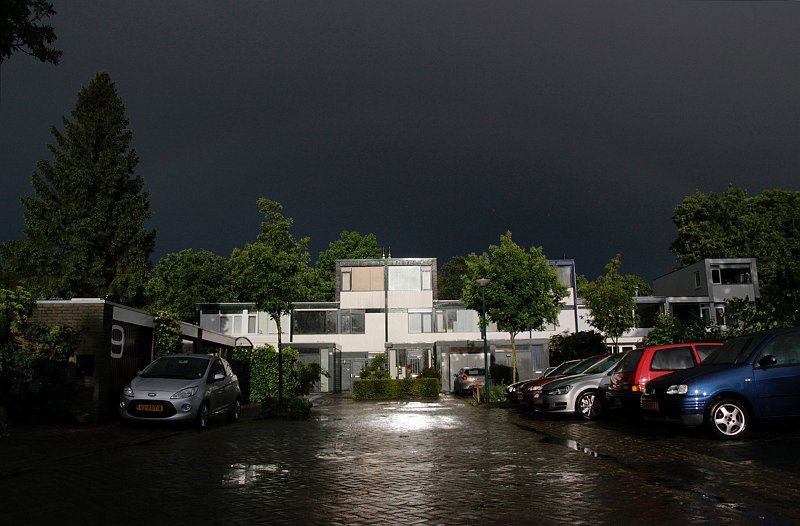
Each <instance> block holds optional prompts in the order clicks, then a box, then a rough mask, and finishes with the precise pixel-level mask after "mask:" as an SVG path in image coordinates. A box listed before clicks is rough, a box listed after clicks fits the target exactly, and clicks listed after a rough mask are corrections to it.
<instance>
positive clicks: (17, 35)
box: [0, 0, 62, 64]
mask: <svg viewBox="0 0 800 526" xmlns="http://www.w3.org/2000/svg"><path fill="white" fill-rule="evenodd" d="M54 14H56V11H55V9H53V4H52V3H51V2H48V1H47V0H3V1H2V2H0V64H2V63H3V62H4V61H5V60H6V59H8V58H10V57H11V55H13V54H14V53H16V52H21V53H24V54H26V55H30V56H32V57H34V58H38V59H39V60H41V61H42V62H50V63H52V64H58V59H60V58H61V54H62V52H61V51H59V50H57V49H56V48H55V47H53V46H52V45H51V44H52V43H53V42H55V41H56V32H55V30H54V29H53V26H51V25H49V24H45V23H43V21H44V20H45V19H47V18H50V17H51V16H52V15H54Z"/></svg>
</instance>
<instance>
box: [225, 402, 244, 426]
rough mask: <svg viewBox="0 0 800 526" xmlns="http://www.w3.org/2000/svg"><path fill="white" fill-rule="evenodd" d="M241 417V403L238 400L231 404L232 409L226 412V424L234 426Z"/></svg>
mask: <svg viewBox="0 0 800 526" xmlns="http://www.w3.org/2000/svg"><path fill="white" fill-rule="evenodd" d="M241 416H242V401H241V400H240V399H238V398H237V399H236V401H235V402H234V403H233V407H231V410H230V411H229V412H228V422H230V423H232V424H234V423H236V422H238V421H239V418H241Z"/></svg>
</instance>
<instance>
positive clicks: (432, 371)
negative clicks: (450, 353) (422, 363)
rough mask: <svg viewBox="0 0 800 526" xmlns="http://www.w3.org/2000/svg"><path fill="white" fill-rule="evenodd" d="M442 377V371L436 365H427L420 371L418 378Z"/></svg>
mask: <svg viewBox="0 0 800 526" xmlns="http://www.w3.org/2000/svg"><path fill="white" fill-rule="evenodd" d="M441 377H442V373H441V372H439V369H437V368H436V367H426V368H424V369H423V370H422V371H420V372H419V376H418V378H436V379H437V380H438V379H440V378H441Z"/></svg>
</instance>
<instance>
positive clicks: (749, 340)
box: [703, 334, 767, 365]
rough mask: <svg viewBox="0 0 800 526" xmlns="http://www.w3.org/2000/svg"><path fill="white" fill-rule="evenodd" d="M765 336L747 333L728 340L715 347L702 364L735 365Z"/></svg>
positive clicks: (744, 358)
mask: <svg viewBox="0 0 800 526" xmlns="http://www.w3.org/2000/svg"><path fill="white" fill-rule="evenodd" d="M766 337H767V336H766V335H764V334H748V335H747V336H740V337H738V338H734V339H732V340H729V341H727V342H726V343H725V345H723V346H722V347H717V348H716V349H715V350H714V351H713V352H712V353H711V354H709V355H708V356H706V359H705V360H703V365H735V364H738V363H744V362H745V360H747V358H748V357H749V356H750V355H751V354H752V353H753V349H755V348H756V347H757V346H758V345H759V344H760V343H761V342H763V341H764V339H765V338H766Z"/></svg>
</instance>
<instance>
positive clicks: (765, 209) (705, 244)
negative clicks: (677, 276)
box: [670, 186, 800, 326]
mask: <svg viewBox="0 0 800 526" xmlns="http://www.w3.org/2000/svg"><path fill="white" fill-rule="evenodd" d="M672 220H673V222H674V223H675V226H676V227H677V229H678V237H677V239H676V240H675V241H674V242H673V243H672V245H670V250H671V251H672V252H673V253H674V254H675V256H676V257H677V259H678V264H679V265H681V266H687V265H690V264H692V263H695V262H697V261H700V260H702V259H704V258H738V257H742V258H743V257H753V258H756V262H757V265H758V278H759V284H760V292H761V300H762V302H763V303H766V304H767V305H768V306H769V310H771V311H772V312H774V316H775V321H776V322H777V323H778V324H779V325H782V326H794V325H800V312H798V308H797V305H800V192H796V191H789V190H778V189H776V190H767V191H765V192H763V193H762V194H760V195H757V196H753V197H749V196H748V195H747V191H746V190H744V189H738V188H734V187H731V186H729V187H728V188H727V189H726V190H725V192H723V193H722V194H715V193H709V194H704V193H702V192H697V193H695V194H693V195H691V196H688V197H686V198H684V200H683V201H682V202H681V203H680V204H679V205H678V206H677V207H676V208H675V212H674V215H673V218H672Z"/></svg>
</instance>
